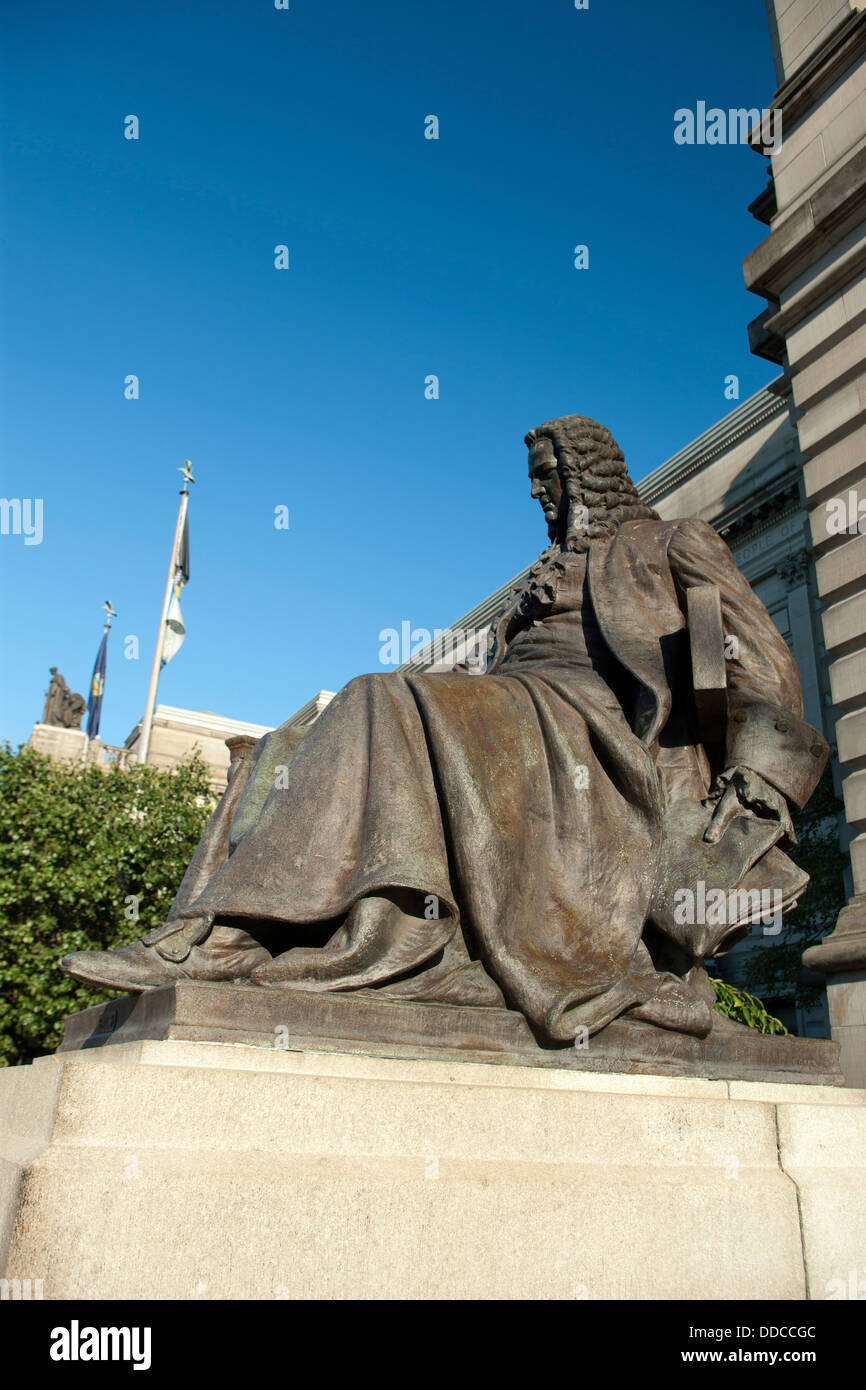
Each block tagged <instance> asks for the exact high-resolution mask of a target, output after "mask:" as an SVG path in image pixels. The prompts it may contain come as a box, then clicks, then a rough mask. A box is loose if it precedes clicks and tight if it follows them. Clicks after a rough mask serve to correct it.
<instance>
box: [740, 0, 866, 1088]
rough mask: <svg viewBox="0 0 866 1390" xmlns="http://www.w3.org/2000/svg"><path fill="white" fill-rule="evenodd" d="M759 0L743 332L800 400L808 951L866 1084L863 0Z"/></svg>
mask: <svg viewBox="0 0 866 1390" xmlns="http://www.w3.org/2000/svg"><path fill="white" fill-rule="evenodd" d="M767 8H768V15H769V19H770V32H771V41H772V46H773V54H774V60H775V65H776V77H777V80H778V82H779V84H780V85H779V88H778V90H777V92H776V94H775V96H774V98H773V101H772V106H773V108H774V109H775V111H776V112H777V113H779V112H780V113H781V121H782V136H783V139H782V143H781V145H780V146H777V148H776V149H775V150H773V151H771V152H770V151H768V152H769V153H771V155H772V182H771V184H770V187H769V188H768V189H767V190H766V192H765V193H763V194H761V196H760V197H759V198H758V199H756V200H755V202H754V203H753V204H752V211H753V212H754V214H755V216H756V217H757V218H758V219H759V220H760V221H763V222H765V223H766V224H767V225H768V226H769V227H770V234H769V236H768V237H766V238H765V240H764V241H763V242H762V243H761V244H760V245H759V246H758V247H757V248H756V249H755V250H754V251H753V252H752V253H751V255H750V256H748V257H747V258H746V261H745V264H744V270H745V277H746V284H747V286H748V288H749V289H751V290H753V291H754V292H755V293H756V294H762V295H764V296H765V297H766V299H767V301H768V304H767V309H766V311H765V312H764V313H763V314H762V315H760V316H759V319H758V320H756V322H755V323H754V324H752V325H750V334H751V340H752V348H753V351H755V352H756V353H758V354H759V355H760V356H764V357H767V358H769V359H770V360H772V361H774V362H777V363H778V364H779V365H780V366H782V368H783V369H784V371H785V372H786V374H787V375H788V376H789V378H790V381H791V387H792V391H793V400H794V405H795V407H796V424H797V430H798V434H799V439H800V449H801V452H802V454H803V457H804V460H805V462H804V465H803V483H804V490H805V496H806V501H807V505H808V507H809V512H810V515H809V524H810V528H811V533H812V545H813V547H814V553H815V557H816V562H815V578H816V583H817V589H818V595H819V598H820V599H822V600H823V602H824V603H825V605H826V607H825V610H824V612H823V614H822V621H823V624H824V635H825V642H826V647H827V653H828V656H829V658H830V666H829V676H830V684H831V692H832V696H833V701H834V705H835V707H836V710H837V715H838V722H837V725H836V731H835V733H836V741H837V744H838V750H839V761H840V763H841V765H842V778H843V780H842V790H843V794H844V798H845V814H846V817H847V821H848V830H847V832H846V836H845V840H846V841H847V840H848V838H849V837H850V841H851V846H850V847H851V875H852V880H853V890H854V891H853V894H852V896H851V898H850V900H849V902H848V904H847V905H846V907H845V908H844V909H843V911H842V912H841V914H840V916H839V919H838V921H837V923H836V926H835V930H834V931H833V932H832V933H831V934H830V936H828V937H826V938H825V939H824V941H823V942H822V943H821V944H820V945H818V946H813V947H811V948H810V949H809V950H808V951H807V952H806V953H805V955H804V958H803V959H804V963H805V964H806V965H807V966H808V967H809V968H810V969H813V970H819V971H821V972H822V973H825V974H826V975H827V977H828V984H827V996H828V1002H829V1007H830V1018H831V1025H832V1029H833V1036H834V1037H835V1038H836V1039H837V1040H838V1041H839V1042H840V1043H841V1044H842V1065H843V1070H844V1072H845V1076H846V1080H847V1083H848V1085H852V1086H864V1085H866V593H864V590H866V535H864V534H863V531H866V152H864V148H863V142H864V140H866V113H864V102H866V13H863V12H861V11H862V3H861V0H811V3H810V0H798V3H797V4H791V3H790V0H769V3H768V7H767ZM776 119H777V120H778V116H777V118H776ZM753 143H757V142H754V141H753ZM861 523H862V524H861Z"/></svg>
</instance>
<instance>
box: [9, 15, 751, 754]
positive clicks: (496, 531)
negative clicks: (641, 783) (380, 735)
mask: <svg viewBox="0 0 866 1390" xmlns="http://www.w3.org/2000/svg"><path fill="white" fill-rule="evenodd" d="M0 23H2V29H3V34H2V51H3V56H2V79H0V87H2V97H0V100H2V180H3V187H4V193H3V210H2V223H3V241H2V251H0V263H2V295H3V340H2V349H0V351H2V356H0V374H2V445H3V448H2V460H3V462H2V478H0V492H2V495H3V496H6V497H42V498H43V499H44V538H43V541H42V544H41V545H38V546H36V545H33V546H25V545H24V544H23V538H22V537H21V536H11V535H7V536H0V565H2V576H0V577H2V586H3V587H2V593H3V602H2V642H3V647H4V651H5V653H6V661H5V674H4V677H3V683H2V706H0V738H8V739H10V740H11V741H12V742H13V743H18V742H21V741H23V740H26V738H27V737H28V735H29V732H30V729H31V727H32V724H33V722H34V721H35V720H36V719H38V718H39V717H40V714H41V708H42V701H43V692H44V690H45V688H46V686H47V682H48V667H49V666H51V665H57V666H59V668H60V670H61V671H62V673H63V675H64V676H65V677H66V679H67V681H68V682H69V684H70V686H71V687H72V688H73V689H74V690H79V691H82V692H86V687H87V683H88V680H89V676H90V671H91V667H92V663H93V658H94V656H95V653H96V648H97V645H98V642H99V638H100V634H101V625H102V615H101V613H100V605H101V604H102V602H103V600H104V599H106V598H110V599H111V600H112V602H113V603H114V606H115V608H116V609H117V610H118V612H119V615H120V616H119V618H118V620H117V622H116V623H115V627H114V630H113V633H112V638H111V647H110V650H109V663H108V677H107V683H106V693H105V703H104V707H103V722H102V736H103V738H105V739H106V740H107V741H108V742H115V743H122V742H123V740H124V739H125V737H126V735H127V734H128V733H129V731H130V729H131V728H132V727H133V725H134V723H135V722H136V720H137V719H138V718H139V716H140V714H141V710H142V707H143V704H144V698H145V693H146V687H147V678H148V670H149V665H150V659H151V655H152V650H153V643H154V638H155V629H156V624H157V619H158V616H159V603H160V600H161V595H162V587H163V583H164V578H165V570H166V565H167V561H168V551H169V549H170V544H171V535H172V528H173V524H174V516H175V509H176V502H177V489H178V486H179V475H178V474H177V472H176V471H175V470H176V469H177V467H178V466H179V465H180V464H181V463H182V461H183V459H184V458H190V459H192V461H193V466H194V470H195V473H196V477H197V479H198V483H197V485H196V487H195V488H194V489H193V494H192V501H191V508H190V539H191V561H192V572H191V581H190V584H189V585H188V586H187V588H186V590H185V591H184V598H183V610H184V617H185V620H186V625H187V639H186V642H185V644H184V646H183V647H182V648H181V650H180V652H179V654H178V655H177V656H176V657H175V658H174V660H173V661H172V662H171V664H170V665H169V666H168V667H167V668H166V670H165V672H164V674H163V678H162V681H161V684H160V694H159V698H160V700H161V701H162V702H163V703H166V704H172V705H181V706H185V707H188V708H192V709H209V710H214V711H217V712H218V713H220V714H224V715H227V716H229V717H232V718H237V719H248V720H251V721H253V722H258V723H263V724H277V723H279V722H281V721H282V720H283V719H284V718H285V717H287V716H288V715H289V714H290V713H292V711H293V710H294V709H296V708H297V707H298V706H299V705H300V704H302V703H303V702H304V701H305V700H306V699H308V698H309V696H310V695H312V694H313V693H314V692H315V691H316V690H318V689H320V688H326V689H331V690H336V689H339V687H340V686H341V685H343V684H344V683H345V682H346V681H347V680H349V679H350V678H351V677H352V676H353V675H356V674H358V673H359V672H362V671H369V670H377V669H380V667H379V664H378V656H379V645H380V644H379V631H380V629H382V628H385V627H399V625H400V623H401V621H402V620H404V619H405V620H409V621H410V622H411V623H412V625H413V627H428V628H434V627H436V626H445V625H446V624H447V623H448V622H449V621H453V620H454V619H456V618H457V617H459V616H460V615H461V614H462V613H463V612H465V611H466V610H467V609H468V608H470V607H471V606H472V605H473V604H474V603H475V602H478V601H480V600H481V599H482V598H483V597H485V596H486V595H487V594H488V593H489V592H490V591H491V590H492V589H494V588H496V587H497V586H498V585H500V584H501V583H503V582H504V581H505V580H506V579H508V578H510V577H511V575H512V574H514V573H515V572H516V571H518V570H519V569H520V568H521V567H522V566H523V565H524V564H527V563H528V562H529V561H531V560H532V559H533V558H534V557H535V556H536V555H537V554H538V553H539V551H540V550H541V549H542V548H543V546H544V545H545V543H546V535H545V530H544V524H543V520H542V517H541V513H540V512H539V511H537V509H536V507H535V504H533V503H531V502H530V499H529V495H528V485H527V482H526V476H525V469H526V461H525V450H524V448H523V444H522V438H523V434H524V433H525V431H526V430H527V429H528V428H530V427H531V426H533V425H536V424H539V423H541V422H542V421H543V420H546V419H550V418H551V417H553V416H556V415H562V414H567V413H571V412H580V413H584V414H588V415H592V416H594V417H595V418H596V419H599V420H601V421H602V422H603V423H605V424H607V425H608V426H609V427H610V428H611V429H612V430H613V433H614V435H615V436H616V437H617V439H618V440H619V442H620V443H621V444H622V446H623V448H624V449H625V453H626V458H627V460H628V462H629V465H630V468H631V470H632V474H633V476H634V477H635V478H636V479H639V478H641V477H642V476H644V474H646V473H647V472H649V471H650V470H651V469H652V468H654V467H655V466H656V465H657V464H659V463H660V462H662V461H663V460H664V459H665V458H667V457H669V456H670V455H671V454H672V453H674V452H675V451H676V450H677V449H678V448H680V447H681V446H682V445H684V444H685V443H687V442H688V441H689V440H690V439H692V438H693V437H694V436H695V435H696V434H699V433H700V432H701V431H702V430H703V429H706V428H707V427H708V426H709V425H711V424H712V423H714V422H715V421H716V420H718V419H719V418H721V417H722V416H723V415H725V414H726V413H727V411H728V410H729V409H731V402H728V401H726V400H725V398H724V394H723V392H724V378H725V376H726V375H727V374H728V373H736V374H737V375H738V376H739V378H740V392H741V399H745V398H746V396H748V395H750V394H751V393H752V392H754V391H755V390H757V389H758V387H760V386H762V385H764V384H765V383H766V382H767V381H768V380H770V379H771V378H772V376H773V375H775V373H774V371H773V369H772V367H771V366H770V365H769V364H767V363H764V362H761V361H759V360H758V359H755V358H753V357H751V356H750V354H749V350H748V341H747V335H746V324H747V322H748V321H749V319H751V318H753V317H754V316H755V315H756V314H757V313H758V312H759V310H760V307H761V302H760V301H759V300H758V299H757V298H755V297H754V296H751V295H749V294H747V293H746V291H745V289H744V287H743V277H742V269H741V261H742V258H743V256H744V255H745V254H746V253H747V252H748V251H749V250H751V249H752V247H754V246H755V245H756V244H757V242H758V241H759V240H761V238H762V235H764V234H765V229H764V228H763V227H762V226H761V225H760V224H759V223H757V222H755V221H754V220H753V219H752V218H751V217H750V216H749V214H748V213H747V211H746V208H747V205H748V203H749V202H750V201H751V200H752V199H753V198H754V197H755V196H756V195H757V194H758V193H759V192H760V191H761V189H762V188H763V187H764V185H765V182H766V174H765V171H766V164H765V162H764V161H763V160H762V159H761V158H760V157H759V156H758V155H756V154H755V153H753V152H752V151H751V150H749V149H747V148H745V147H743V146H733V147H728V146H703V147H699V146H695V147H691V148H689V147H682V146H678V145H676V144H675V143H674V140H673V129H674V120H673V113H674V111H675V109H676V108H678V107H682V106H692V107H693V106H694V105H695V103H696V102H697V101H698V100H705V101H706V102H707V103H708V105H718V106H722V107H725V108H728V107H731V106H748V107H751V106H759V107H760V106H766V105H769V104H770V102H771V98H772V93H773V89H774V86H775V82H774V74H773V68H772V60H771V55H770V44H769V37H768V32H767V21H766V15H765V9H764V4H763V0H727V3H726V4H725V5H696V4H695V3H694V0H655V3H652V4H650V3H641V0H590V8H589V10H586V11H577V10H575V9H574V7H573V4H572V0H534V2H533V3H530V4H527V3H525V0H523V3H517V0H502V3H495V4H494V3H491V2H490V0H440V3H438V4H436V5H422V4H418V3H407V0H368V2H367V3H365V4H363V5H359V4H357V3H355V2H354V0H335V3H324V2H323V0H291V8H290V9H289V10H288V11H278V10H276V9H275V8H274V6H273V3H272V0H192V2H191V3H180V0H161V3H155V2H154V0H150V2H148V0H145V2H144V3H141V4H135V5H125V4H118V3H117V0H105V3H93V2H92V0H79V2H78V3H76V4H74V5H71V4H69V3H65V0H64V2H63V3H61V0H42V2H41V3H40V4H38V5H35V4H33V3H32V0H5V4H4V6H3V10H2V21H0ZM129 114H134V115H137V116H138V117H139V120H140V139H139V140H138V141H130V140H126V139H124V134H123V129H124V127H123V122H124V117H125V116H127V115H129ZM430 114H435V115H437V116H438V117H439V121H440V138H439V140H438V141H430V140H425V139H424V118H425V116H427V115H430ZM281 243H284V244H286V245H288V247H289V250H290V269H289V270H287V271H278V270H276V269H275V268H274V247H275V246H276V245H277V244H281ZM578 243H582V244H586V245H588V246H589V248H590V266H589V269H588V270H586V271H577V270H575V269H574V267H573V256H572V248H573V247H574V246H575V245H576V244H578ZM130 373H135V374H136V375H137V376H138V377H139V378H140V383H141V386H140V390H141V395H140V399H139V400H134V401H129V400H126V399H124V394H123V383H124V378H125V377H126V376H127V375H128V374H130ZM430 373H435V374H436V375H437V376H438V377H439V380H440V398H439V399H438V400H426V399H425V397H424V379H425V377H426V376H427V375H428V374H430ZM281 504H282V505H285V506H287V507H288V508H289V511H290V528H289V530H288V531H281V530H276V529H275V528H274V525H273V515H274V508H275V507H276V506H278V505H281ZM127 634H137V635H138V636H139V638H140V643H141V658H140V660H138V661H128V660H124V658H123V638H124V637H125V636H126V635H127Z"/></svg>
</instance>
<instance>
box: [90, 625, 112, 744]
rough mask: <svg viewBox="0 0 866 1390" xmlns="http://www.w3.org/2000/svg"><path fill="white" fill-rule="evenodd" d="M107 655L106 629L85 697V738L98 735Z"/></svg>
mask: <svg viewBox="0 0 866 1390" xmlns="http://www.w3.org/2000/svg"><path fill="white" fill-rule="evenodd" d="M107 655H108V628H106V629H105V632H103V634H102V641H101V642H100V644H99V651H98V652H97V653H96V661H95V662H94V663H93V675H92V676H91V677H90V691H89V693H88V696H87V737H88V738H96V736H97V734H98V733H99V717H100V715H101V714H102V692H103V690H104V689H105V663H106V658H107Z"/></svg>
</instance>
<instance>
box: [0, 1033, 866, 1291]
mask: <svg viewBox="0 0 866 1390" xmlns="http://www.w3.org/2000/svg"><path fill="white" fill-rule="evenodd" d="M0 1136H2V1138H0V1155H2V1161H0V1195H2V1199H3V1200H2V1208H3V1212H4V1225H3V1227H2V1229H0V1275H5V1276H6V1277H7V1278H8V1279H10V1280H14V1279H16V1278H17V1279H20V1280H22V1281H24V1280H27V1279H30V1280H31V1281H34V1280H39V1279H41V1280H42V1289H43V1295H44V1297H45V1298H46V1299H63V1298H70V1299H94V1298H110V1299H118V1298H133V1299H195V1298H206V1299H229V1298H243V1299H253V1298H255V1299H406V1298H409V1299H511V1298H517V1299H575V1298H576V1299H610V1298H631V1299H674V1298H685V1299H710V1298H722V1299H789V1298H794V1299H802V1298H805V1297H813V1298H826V1297H828V1295H829V1294H831V1293H832V1292H833V1289H834V1288H835V1289H838V1288H843V1287H844V1288H847V1287H848V1285H849V1282H850V1271H851V1270H857V1271H861V1270H862V1265H863V1252H864V1250H866V1181H864V1178H866V1173H864V1155H866V1093H864V1092H856V1091H849V1090H844V1089H840V1088H838V1087H833V1088H825V1087H821V1086H785V1085H761V1084H757V1083H750V1082H735V1081H731V1082H726V1081H711V1080H701V1079H697V1078H682V1077H679V1078H674V1077H661V1076H616V1075H605V1074H593V1073H591V1072H585V1071H584V1072H580V1071H573V1070H572V1071H569V1070H565V1069H562V1068H545V1067H534V1068H533V1067H528V1066H512V1065H509V1064H507V1063H503V1062H500V1064H499V1065H496V1066H491V1065H485V1064H482V1063H477V1062H465V1063H457V1062H452V1061H430V1060H411V1061H409V1060H401V1059H396V1058H384V1057H372V1056H362V1055H350V1054H348V1053H339V1052H336V1051H332V1052H310V1051H306V1052H292V1051H285V1050H282V1049H280V1048H264V1047H251V1046H245V1045H242V1044H238V1045H234V1046H233V1045H226V1044H217V1043H201V1042H200V1043H191V1042H180V1041H172V1040H166V1041H162V1042H148V1041H144V1042H138V1043H127V1044H123V1043H115V1044H114V1045H112V1046H109V1047H96V1048H89V1049H87V1050H84V1051H79V1052H68V1053H62V1054H59V1055H55V1056H54V1057H47V1058H43V1059H41V1060H39V1061H38V1062H35V1063H34V1064H33V1065H32V1066H27V1067H13V1068H8V1069H6V1070H5V1071H0ZM859 1277H860V1275H859V1274H858V1278H859ZM832 1281H839V1282H838V1283H836V1284H834V1283H833V1282H832Z"/></svg>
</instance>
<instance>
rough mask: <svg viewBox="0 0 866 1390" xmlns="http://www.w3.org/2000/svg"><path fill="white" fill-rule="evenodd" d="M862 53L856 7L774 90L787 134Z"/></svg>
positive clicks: (864, 27)
mask: <svg viewBox="0 0 866 1390" xmlns="http://www.w3.org/2000/svg"><path fill="white" fill-rule="evenodd" d="M864 53H866V12H864V11H858V12H855V13H853V14H849V15H848V17H847V18H846V19H844V20H843V21H842V23H841V24H840V25H839V27H838V28H837V29H835V30H834V32H833V33H832V34H831V35H830V37H829V39H826V40H825V42H824V43H823V44H822V45H821V47H820V48H819V49H818V51H817V53H813V54H812V56H811V58H808V59H807V60H806V62H805V63H804V64H803V66H802V67H800V68H798V69H797V71H796V72H795V73H794V75H793V76H792V77H789V78H788V80H787V82H783V83H782V86H781V87H780V88H779V90H778V91H777V92H776V95H775V96H774V98H773V106H774V108H775V109H776V110H780V111H781V112H782V129H783V131H784V132H785V134H786V135H789V134H790V131H791V127H792V126H794V125H796V124H797V122H798V121H799V120H802V118H803V117H804V116H805V115H807V114H808V112H809V111H810V110H811V109H812V107H813V106H815V105H816V104H817V102H818V101H819V100H820V99H821V97H822V96H823V95H824V93H825V92H826V91H828V89H829V88H830V87H832V86H833V84H834V83H835V82H838V81H839V78H840V77H842V76H843V75H844V74H845V73H846V72H847V71H848V70H849V69H850V68H853V66H854V64H855V63H856V62H857V61H858V59H859V58H861V57H862V55H863V54H864ZM756 148H757V146H756ZM759 153H760V151H759ZM756 201H757V200H756Z"/></svg>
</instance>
